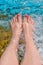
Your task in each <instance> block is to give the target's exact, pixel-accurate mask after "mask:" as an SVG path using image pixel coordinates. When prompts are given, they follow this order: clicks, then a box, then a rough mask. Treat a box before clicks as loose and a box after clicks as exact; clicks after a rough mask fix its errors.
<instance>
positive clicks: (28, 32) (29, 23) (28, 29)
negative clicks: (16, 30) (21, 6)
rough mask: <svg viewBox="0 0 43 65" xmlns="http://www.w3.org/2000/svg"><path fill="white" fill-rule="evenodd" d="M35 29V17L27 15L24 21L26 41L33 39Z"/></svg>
mask: <svg viewBox="0 0 43 65" xmlns="http://www.w3.org/2000/svg"><path fill="white" fill-rule="evenodd" d="M33 30H34V21H33V19H32V18H31V17H30V16H28V15H25V16H24V21H23V32H24V36H25V41H26V40H29V39H30V38H32V39H33Z"/></svg>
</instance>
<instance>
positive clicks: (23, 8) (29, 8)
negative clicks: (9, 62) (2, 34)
mask: <svg viewBox="0 0 43 65" xmlns="http://www.w3.org/2000/svg"><path fill="white" fill-rule="evenodd" d="M18 13H20V14H21V15H22V16H24V14H28V15H30V16H32V17H33V19H34V21H35V26H34V27H35V31H34V39H35V44H36V47H37V49H38V51H39V53H40V55H41V58H42V60H43V0H32V1H31V0H22V1H20V0H18V1H17V0H0V25H3V26H4V27H8V26H9V22H10V20H11V18H12V17H13V16H14V15H16V14H18ZM8 28H9V27H8Z"/></svg>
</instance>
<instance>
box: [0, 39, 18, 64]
mask: <svg viewBox="0 0 43 65" xmlns="http://www.w3.org/2000/svg"><path fill="white" fill-rule="evenodd" d="M14 40H15V39H12V40H11V41H10V44H9V46H8V47H7V48H6V50H5V52H4V53H3V55H2V57H1V65H18V60H17V51H16V49H17V47H16V45H17V44H16V41H14Z"/></svg>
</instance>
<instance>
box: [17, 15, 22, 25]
mask: <svg viewBox="0 0 43 65" xmlns="http://www.w3.org/2000/svg"><path fill="white" fill-rule="evenodd" d="M17 20H18V22H19V24H22V16H21V15H20V14H18V15H17Z"/></svg>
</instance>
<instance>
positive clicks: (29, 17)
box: [28, 16, 34, 25]
mask: <svg viewBox="0 0 43 65" xmlns="http://www.w3.org/2000/svg"><path fill="white" fill-rule="evenodd" d="M28 19H29V20H30V21H29V22H30V23H31V24H32V25H34V20H33V19H32V17H31V16H28Z"/></svg>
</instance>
